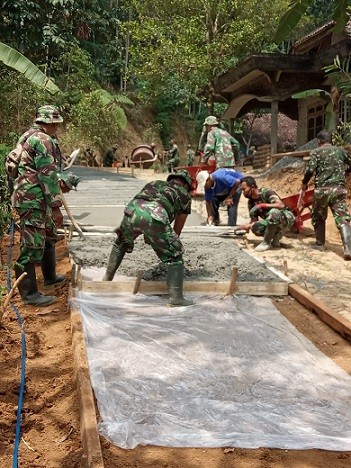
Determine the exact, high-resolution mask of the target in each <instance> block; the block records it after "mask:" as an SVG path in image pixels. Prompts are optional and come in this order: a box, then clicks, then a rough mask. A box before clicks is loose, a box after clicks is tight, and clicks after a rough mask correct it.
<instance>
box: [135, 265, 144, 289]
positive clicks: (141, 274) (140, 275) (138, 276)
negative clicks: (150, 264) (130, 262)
mask: <svg viewBox="0 0 351 468" xmlns="http://www.w3.org/2000/svg"><path fill="white" fill-rule="evenodd" d="M143 274H144V271H143V270H139V271H138V273H137V275H136V278H135V283H134V289H133V294H137V293H138V291H139V288H140V283H141V279H142V277H143Z"/></svg>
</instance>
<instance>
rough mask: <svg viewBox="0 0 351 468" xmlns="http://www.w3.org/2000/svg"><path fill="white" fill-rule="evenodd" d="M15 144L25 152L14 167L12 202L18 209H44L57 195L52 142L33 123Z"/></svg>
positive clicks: (57, 182) (57, 184)
mask: <svg viewBox="0 0 351 468" xmlns="http://www.w3.org/2000/svg"><path fill="white" fill-rule="evenodd" d="M32 130H35V131H32ZM28 133H30V134H29V136H28ZM19 143H21V144H22V145H23V148H24V150H25V151H24V152H23V153H22V157H21V162H20V164H19V167H18V174H19V175H18V178H17V179H16V181H15V186H14V193H13V205H14V206H15V207H16V208H20V209H38V210H42V211H45V210H47V208H48V207H51V205H52V204H53V202H54V199H55V197H57V195H59V194H60V189H59V178H58V174H57V167H56V164H55V156H54V155H55V151H56V150H55V144H54V142H53V140H52V138H51V137H50V136H49V135H48V134H46V133H45V132H44V130H43V128H41V127H40V126H37V125H36V126H34V127H33V128H32V129H30V130H29V131H28V132H26V133H24V134H23V135H22V136H21V137H20V139H19Z"/></svg>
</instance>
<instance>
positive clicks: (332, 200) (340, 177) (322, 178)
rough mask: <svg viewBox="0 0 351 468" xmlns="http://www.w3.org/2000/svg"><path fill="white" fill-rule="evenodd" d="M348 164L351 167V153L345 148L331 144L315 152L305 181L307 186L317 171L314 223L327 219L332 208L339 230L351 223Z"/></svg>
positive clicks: (308, 166) (312, 152)
mask: <svg viewBox="0 0 351 468" xmlns="http://www.w3.org/2000/svg"><path fill="white" fill-rule="evenodd" d="M345 165H346V166H349V167H350V168H351V156H350V155H349V154H348V153H347V152H346V151H345V150H344V149H342V148H339V147H336V146H332V145H329V144H328V145H322V146H321V147H319V148H317V149H315V150H313V151H311V158H310V160H309V162H308V165H307V168H306V171H305V174H304V177H303V180H302V183H303V184H304V185H307V184H308V182H309V180H310V179H311V177H312V176H313V175H314V174H315V179H314V196H313V205H312V225H313V226H316V225H317V224H318V223H320V222H322V223H323V222H325V220H326V219H327V216H328V207H329V208H330V209H331V212H332V214H333V217H334V220H335V224H336V226H337V228H338V229H340V226H341V225H343V224H345V223H348V222H350V220H351V216H350V213H349V212H348V209H347V206H346V194H347V190H346V188H345Z"/></svg>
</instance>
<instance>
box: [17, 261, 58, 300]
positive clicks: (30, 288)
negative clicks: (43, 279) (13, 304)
mask: <svg viewBox="0 0 351 468" xmlns="http://www.w3.org/2000/svg"><path fill="white" fill-rule="evenodd" d="M22 273H27V276H26V277H25V278H24V279H23V280H22V281H21V282H20V284H19V285H18V291H19V293H20V295H21V298H22V300H23V301H24V302H25V303H26V304H30V305H36V306H39V307H42V306H46V305H49V304H52V303H53V302H55V300H56V297H54V296H43V295H42V294H40V293H39V292H38V286H37V278H36V275H35V266H34V263H27V264H26V265H25V267H24V269H22V268H20V267H19V266H17V265H16V266H15V275H16V278H19V277H20V276H21V274H22Z"/></svg>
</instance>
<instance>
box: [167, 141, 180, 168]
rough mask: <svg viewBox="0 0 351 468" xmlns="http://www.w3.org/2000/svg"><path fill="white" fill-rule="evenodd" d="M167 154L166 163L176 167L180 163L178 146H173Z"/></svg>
mask: <svg viewBox="0 0 351 468" xmlns="http://www.w3.org/2000/svg"><path fill="white" fill-rule="evenodd" d="M168 154H169V157H168V162H171V163H175V164H174V165H175V166H177V165H178V164H179V161H180V155H179V149H178V146H177V145H173V146H172V148H171V149H170V150H169V153H168Z"/></svg>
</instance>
